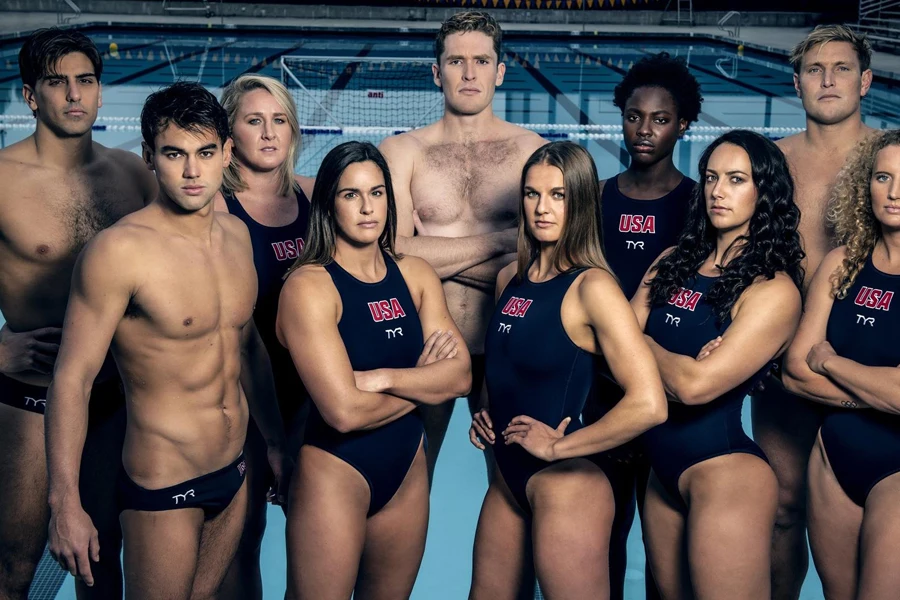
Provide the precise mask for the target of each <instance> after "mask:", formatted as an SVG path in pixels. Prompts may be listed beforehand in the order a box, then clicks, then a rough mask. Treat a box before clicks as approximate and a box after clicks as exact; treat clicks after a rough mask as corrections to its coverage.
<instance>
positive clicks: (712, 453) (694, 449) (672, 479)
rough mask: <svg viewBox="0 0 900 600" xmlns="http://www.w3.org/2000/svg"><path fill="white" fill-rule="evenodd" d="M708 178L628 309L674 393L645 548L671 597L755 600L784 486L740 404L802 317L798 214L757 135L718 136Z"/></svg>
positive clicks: (776, 158) (706, 164)
mask: <svg viewBox="0 0 900 600" xmlns="http://www.w3.org/2000/svg"><path fill="white" fill-rule="evenodd" d="M699 172H700V175H701V177H702V178H703V180H702V181H703V183H702V185H699V186H697V189H696V191H695V194H694V198H693V200H692V202H691V206H690V208H689V210H688V216H687V222H686V225H685V228H684V230H683V231H682V233H681V235H680V237H679V238H678V244H677V245H676V246H675V247H673V248H671V249H670V250H667V251H666V252H664V253H663V254H662V255H661V257H660V258H659V260H658V261H657V263H656V264H655V265H654V266H652V267H651V268H650V270H649V271H648V273H647V275H646V277H645V282H644V283H642V284H641V287H640V288H639V289H638V292H637V293H636V294H635V296H634V298H633V299H632V307H633V308H634V310H635V313H636V314H637V316H638V321H639V322H640V324H641V325H642V326H644V327H645V333H646V335H647V338H648V340H649V342H650V348H651V350H652V351H653V355H654V356H655V358H656V361H657V363H658V364H659V369H660V374H661V375H662V379H663V384H664V385H665V387H666V391H667V393H668V395H669V419H668V420H667V421H666V422H665V423H663V424H662V425H659V426H657V427H655V428H653V429H651V430H650V431H648V432H647V433H646V434H645V436H644V437H645V443H646V448H647V452H648V455H649V457H650V464H651V467H652V471H651V475H650V481H649V483H648V486H647V495H646V500H645V504H644V541H645V543H646V546H647V552H648V557H649V559H650V566H651V569H652V573H653V576H654V578H655V579H656V582H657V585H658V587H659V591H660V594H661V595H662V597H663V598H665V599H676V598H689V597H697V598H712V597H717V598H729V599H735V600H737V599H742V598H746V599H748V600H750V599H753V600H757V599H759V598H767V597H768V596H769V590H770V580H769V563H770V559H769V557H770V550H771V548H770V547H771V543H772V529H773V526H774V522H775V507H776V500H777V498H776V496H777V482H776V480H775V474H774V473H773V472H772V469H771V468H770V467H769V465H768V462H767V461H766V457H765V455H764V454H763V452H762V451H761V450H760V449H759V447H758V446H757V445H756V444H755V443H753V441H751V440H750V438H748V437H747V435H746V434H745V433H744V431H743V428H742V426H741V407H742V405H743V401H744V395H745V394H746V393H747V391H748V389H749V388H750V387H751V386H752V385H753V384H754V382H756V381H757V380H758V378H759V377H761V376H762V374H763V373H765V371H766V370H767V368H768V366H769V365H770V364H771V362H772V359H773V358H775V357H776V356H778V355H779V354H780V353H781V352H783V351H784V350H785V349H786V348H787V346H788V344H789V343H790V340H791V337H792V336H793V333H794V330H795V328H796V326H797V323H798V321H799V319H800V308H801V304H800V291H799V289H798V288H799V285H800V282H801V281H802V280H803V269H802V267H801V264H800V263H801V261H802V259H803V251H802V250H801V248H800V236H799V235H798V233H797V224H798V222H799V220H800V212H799V210H798V209H797V207H796V205H794V202H793V191H794V190H793V183H792V181H791V175H790V172H789V171H788V166H787V162H786V161H785V158H784V155H783V154H782V153H781V151H780V150H779V149H778V148H777V147H776V146H775V145H774V144H773V143H772V142H771V141H769V140H768V139H766V138H765V137H763V136H761V135H758V134H756V133H751V132H749V131H740V130H737V131H731V132H729V133H726V134H725V135H723V136H721V137H720V138H718V139H717V140H716V141H714V142H713V143H712V144H710V146H709V147H708V148H707V149H706V150H705V151H704V152H703V155H702V156H701V157H700V166H699ZM685 548H686V552H685V550H684V549H685Z"/></svg>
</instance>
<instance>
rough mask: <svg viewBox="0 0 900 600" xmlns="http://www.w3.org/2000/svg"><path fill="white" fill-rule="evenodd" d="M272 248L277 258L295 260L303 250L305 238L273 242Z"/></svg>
mask: <svg viewBox="0 0 900 600" xmlns="http://www.w3.org/2000/svg"><path fill="white" fill-rule="evenodd" d="M272 250H274V251H275V258H276V259H277V260H279V261H282V260H295V259H296V258H297V257H298V256H300V252H301V251H302V250H303V238H297V239H296V240H284V241H283V242H272Z"/></svg>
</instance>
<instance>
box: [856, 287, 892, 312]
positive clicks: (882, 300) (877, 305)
mask: <svg viewBox="0 0 900 600" xmlns="http://www.w3.org/2000/svg"><path fill="white" fill-rule="evenodd" d="M893 299H894V292H886V291H884V290H879V289H878V288H870V287H866V286H862V287H861V288H860V289H859V293H858V294H857V295H856V300H854V301H853V303H854V304H856V305H857V306H864V307H866V308H874V309H875V310H891V300H893Z"/></svg>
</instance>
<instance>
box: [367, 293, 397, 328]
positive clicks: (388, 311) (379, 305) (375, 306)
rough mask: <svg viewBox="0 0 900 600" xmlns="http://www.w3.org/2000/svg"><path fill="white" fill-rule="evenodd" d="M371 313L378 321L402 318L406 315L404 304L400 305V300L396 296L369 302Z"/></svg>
mask: <svg viewBox="0 0 900 600" xmlns="http://www.w3.org/2000/svg"><path fill="white" fill-rule="evenodd" d="M369 313H371V315H372V320H373V321H375V322H376V323H381V322H382V321H393V320H394V319H402V318H403V317H405V316H406V312H405V311H404V310H403V306H401V305H400V301H399V300H397V299H396V298H391V299H390V300H379V301H377V302H369Z"/></svg>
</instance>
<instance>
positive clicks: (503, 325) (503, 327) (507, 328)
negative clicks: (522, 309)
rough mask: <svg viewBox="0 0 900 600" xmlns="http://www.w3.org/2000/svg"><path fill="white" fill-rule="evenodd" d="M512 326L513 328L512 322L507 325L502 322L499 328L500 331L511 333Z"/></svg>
mask: <svg viewBox="0 0 900 600" xmlns="http://www.w3.org/2000/svg"><path fill="white" fill-rule="evenodd" d="M510 328H512V323H510V324H509V325H507V324H506V323H500V327H499V328H498V329H497V331H499V332H500V333H509V330H510Z"/></svg>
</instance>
